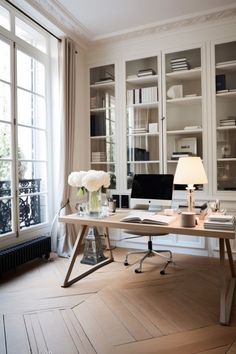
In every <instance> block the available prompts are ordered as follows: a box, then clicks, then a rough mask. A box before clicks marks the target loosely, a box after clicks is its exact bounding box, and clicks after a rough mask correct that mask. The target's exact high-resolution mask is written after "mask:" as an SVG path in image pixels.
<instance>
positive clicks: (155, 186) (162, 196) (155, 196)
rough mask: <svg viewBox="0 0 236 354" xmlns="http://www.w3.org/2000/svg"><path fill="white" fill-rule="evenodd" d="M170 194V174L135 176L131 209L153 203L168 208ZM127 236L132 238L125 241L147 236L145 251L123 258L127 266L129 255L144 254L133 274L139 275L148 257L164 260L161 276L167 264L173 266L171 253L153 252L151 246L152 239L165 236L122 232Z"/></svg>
mask: <svg viewBox="0 0 236 354" xmlns="http://www.w3.org/2000/svg"><path fill="white" fill-rule="evenodd" d="M172 193H173V175H170V174H158V175H157V174H145V175H143V174H136V175H134V179H133V183H132V189H131V199H130V202H131V203H130V204H131V208H132V209H139V207H140V204H142V205H143V203H144V204H145V203H148V205H150V203H152V202H154V204H155V203H158V205H161V204H162V203H163V204H164V205H165V206H170V205H171V202H172ZM124 231H125V232H126V233H127V234H132V235H134V236H131V237H126V238H125V239H132V238H136V237H144V236H148V244H147V246H148V247H147V249H146V250H145V251H131V252H128V253H127V254H126V256H125V260H124V265H125V266H128V265H129V263H128V257H129V256H130V255H131V254H140V253H144V256H143V257H142V258H141V259H140V261H139V267H138V268H136V269H135V273H141V272H142V267H143V262H144V260H145V259H146V258H148V257H153V256H160V257H162V258H164V259H166V262H165V264H164V266H163V268H162V269H161V271H160V274H161V275H164V274H166V273H165V270H166V268H167V267H168V265H169V264H171V263H172V264H174V261H173V256H172V252H171V251H170V250H154V249H153V244H152V238H153V237H154V236H164V235H167V234H163V233H162V234H157V233H151V234H150V233H143V232H142V233H140V232H133V231H129V230H124ZM163 253H169V256H166V255H164V254H163Z"/></svg>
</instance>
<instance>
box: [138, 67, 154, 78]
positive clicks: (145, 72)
mask: <svg viewBox="0 0 236 354" xmlns="http://www.w3.org/2000/svg"><path fill="white" fill-rule="evenodd" d="M155 74H156V72H155V71H154V70H153V69H144V70H139V71H138V74H137V76H138V77H143V76H150V75H155Z"/></svg>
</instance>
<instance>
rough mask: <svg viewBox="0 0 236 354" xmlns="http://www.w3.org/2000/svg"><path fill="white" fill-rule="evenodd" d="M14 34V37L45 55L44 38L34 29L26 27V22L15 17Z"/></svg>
mask: <svg viewBox="0 0 236 354" xmlns="http://www.w3.org/2000/svg"><path fill="white" fill-rule="evenodd" d="M15 32H16V36H18V37H19V38H21V39H23V40H24V41H25V42H27V43H29V44H31V45H32V46H33V47H36V48H38V49H39V50H41V51H42V52H44V53H46V37H44V36H43V35H42V34H41V33H40V32H39V31H37V30H36V29H35V28H34V27H32V26H30V25H28V24H27V23H26V22H24V21H22V20H20V19H19V18H17V17H16V19H15Z"/></svg>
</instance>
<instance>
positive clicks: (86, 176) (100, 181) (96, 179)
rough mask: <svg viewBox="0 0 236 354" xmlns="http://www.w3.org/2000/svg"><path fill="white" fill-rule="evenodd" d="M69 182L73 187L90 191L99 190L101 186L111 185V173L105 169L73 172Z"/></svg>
mask: <svg viewBox="0 0 236 354" xmlns="http://www.w3.org/2000/svg"><path fill="white" fill-rule="evenodd" d="M68 183H69V185H70V186H72V187H77V188H83V189H85V190H87V191H88V192H95V191H98V190H99V189H100V188H102V187H104V188H108V187H109V186H110V174H109V173H108V172H104V171H95V170H89V171H79V172H71V174H70V175H69V177H68Z"/></svg>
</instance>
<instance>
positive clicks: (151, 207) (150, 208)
mask: <svg viewBox="0 0 236 354" xmlns="http://www.w3.org/2000/svg"><path fill="white" fill-rule="evenodd" d="M161 210H162V207H161V206H160V205H151V204H150V205H149V206H148V211H150V212H152V213H159V212H160V211H161Z"/></svg>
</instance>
